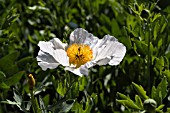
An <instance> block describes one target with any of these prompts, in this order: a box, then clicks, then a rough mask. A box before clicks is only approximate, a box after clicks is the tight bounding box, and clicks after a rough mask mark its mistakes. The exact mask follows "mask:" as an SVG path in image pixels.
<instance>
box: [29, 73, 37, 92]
mask: <svg viewBox="0 0 170 113" xmlns="http://www.w3.org/2000/svg"><path fill="white" fill-rule="evenodd" d="M28 85H29V89H30V90H33V88H34V86H35V79H34V77H33V75H32V74H29V75H28Z"/></svg>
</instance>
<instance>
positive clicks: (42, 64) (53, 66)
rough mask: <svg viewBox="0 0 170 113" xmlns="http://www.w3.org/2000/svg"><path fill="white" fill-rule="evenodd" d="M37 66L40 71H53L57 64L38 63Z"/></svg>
mask: <svg viewBox="0 0 170 113" xmlns="http://www.w3.org/2000/svg"><path fill="white" fill-rule="evenodd" d="M38 65H39V66H40V67H41V68H42V70H44V71H45V70H47V69H48V68H49V69H55V68H57V67H58V65H59V63H48V62H38Z"/></svg>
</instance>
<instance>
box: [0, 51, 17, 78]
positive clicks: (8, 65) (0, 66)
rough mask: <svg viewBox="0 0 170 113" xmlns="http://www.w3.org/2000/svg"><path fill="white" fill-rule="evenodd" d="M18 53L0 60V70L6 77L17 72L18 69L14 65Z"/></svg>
mask: <svg viewBox="0 0 170 113" xmlns="http://www.w3.org/2000/svg"><path fill="white" fill-rule="evenodd" d="M19 55H20V53H19V52H17V51H15V52H13V53H10V54H8V55H6V56H4V57H3V58H1V59H0V70H1V71H3V72H4V73H5V74H6V75H7V76H11V75H13V74H15V73H16V72H18V67H17V65H16V64H15V63H14V62H15V60H16V59H17V58H18V57H19Z"/></svg>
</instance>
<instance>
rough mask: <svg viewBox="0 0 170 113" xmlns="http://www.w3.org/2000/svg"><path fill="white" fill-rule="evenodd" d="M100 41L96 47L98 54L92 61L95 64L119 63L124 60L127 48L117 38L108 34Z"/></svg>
mask: <svg viewBox="0 0 170 113" xmlns="http://www.w3.org/2000/svg"><path fill="white" fill-rule="evenodd" d="M98 42H99V43H98V44H96V46H95V47H94V48H95V49H94V51H95V53H96V56H95V58H94V60H92V61H91V63H92V64H93V65H95V64H98V65H106V64H109V65H118V64H119V63H120V62H121V61H122V59H123V57H124V56H125V53H126V48H125V46H124V45H123V44H122V43H120V42H118V41H117V39H116V38H114V37H113V36H110V35H106V36H105V37H104V38H103V39H101V40H100V41H98Z"/></svg>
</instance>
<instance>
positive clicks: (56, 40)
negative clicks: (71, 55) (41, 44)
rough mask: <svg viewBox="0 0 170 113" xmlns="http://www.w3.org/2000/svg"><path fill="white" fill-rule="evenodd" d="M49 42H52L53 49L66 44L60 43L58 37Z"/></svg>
mask: <svg viewBox="0 0 170 113" xmlns="http://www.w3.org/2000/svg"><path fill="white" fill-rule="evenodd" d="M50 42H52V43H53V45H54V49H65V47H66V46H67V44H64V43H62V42H61V41H60V40H59V39H58V38H53V39H52V40H50Z"/></svg>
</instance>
